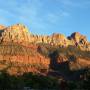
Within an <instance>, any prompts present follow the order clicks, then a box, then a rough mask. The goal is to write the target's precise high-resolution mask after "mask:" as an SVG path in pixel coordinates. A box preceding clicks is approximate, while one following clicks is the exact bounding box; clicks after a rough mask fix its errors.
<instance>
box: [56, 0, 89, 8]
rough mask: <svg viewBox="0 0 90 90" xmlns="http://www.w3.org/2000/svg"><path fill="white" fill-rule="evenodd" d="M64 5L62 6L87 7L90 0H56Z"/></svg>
mask: <svg viewBox="0 0 90 90" xmlns="http://www.w3.org/2000/svg"><path fill="white" fill-rule="evenodd" d="M57 1H59V2H60V3H62V4H63V5H64V7H68V8H69V7H76V8H87V7H89V6H90V0H57Z"/></svg>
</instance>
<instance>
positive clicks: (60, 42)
mask: <svg viewBox="0 0 90 90" xmlns="http://www.w3.org/2000/svg"><path fill="white" fill-rule="evenodd" d="M0 42H1V43H2V42H14V43H20V44H24V45H28V44H29V43H34V44H37V43H46V44H50V45H53V46H60V47H67V46H69V45H73V46H76V47H77V46H79V47H80V48H81V49H82V50H87V51H89V50H90V43H89V42H88V40H87V38H86V36H84V35H82V34H80V33H79V32H74V33H72V34H71V36H69V37H68V38H67V37H66V36H65V35H63V34H60V33H53V34H52V35H49V36H48V35H34V34H32V33H30V32H29V30H28V28H27V27H26V26H25V25H23V24H16V25H12V26H9V27H5V26H3V25H0Z"/></svg>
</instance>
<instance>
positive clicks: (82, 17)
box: [0, 0, 90, 41]
mask: <svg viewBox="0 0 90 90" xmlns="http://www.w3.org/2000/svg"><path fill="white" fill-rule="evenodd" d="M16 23H23V24H25V25H26V26H27V27H28V28H29V30H30V32H32V33H34V34H43V35H44V34H45V35H47V34H48V35H50V34H52V33H55V32H56V33H62V34H65V35H66V36H69V35H70V34H71V33H72V32H80V33H81V34H84V35H86V36H87V37H88V40H89V41H90V36H89V35H90V0H0V24H4V25H6V26H9V25H13V24H16Z"/></svg>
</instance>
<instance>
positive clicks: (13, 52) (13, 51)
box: [0, 24, 90, 72]
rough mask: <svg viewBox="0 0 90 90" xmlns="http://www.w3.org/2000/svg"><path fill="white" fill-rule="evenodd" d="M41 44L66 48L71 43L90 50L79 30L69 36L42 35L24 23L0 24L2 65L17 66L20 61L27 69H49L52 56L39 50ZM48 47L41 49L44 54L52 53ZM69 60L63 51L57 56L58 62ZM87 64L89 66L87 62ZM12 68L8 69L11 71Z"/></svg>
mask: <svg viewBox="0 0 90 90" xmlns="http://www.w3.org/2000/svg"><path fill="white" fill-rule="evenodd" d="M39 44H48V47H49V46H50V48H51V47H54V46H55V47H59V48H66V47H68V46H70V45H71V46H75V47H76V48H77V47H79V48H80V49H81V50H83V51H90V42H88V40H87V38H86V37H85V36H84V35H81V34H80V33H78V32H74V33H73V34H71V36H69V37H68V38H67V37H65V36H64V35H63V34H59V33H53V34H52V35H50V36H48V35H47V36H42V35H34V34H32V33H29V31H28V29H27V27H26V26H24V25H22V24H16V25H12V26H9V27H5V26H3V25H0V65H2V63H4V64H5V65H7V63H9V64H11V65H12V63H14V65H16V66H17V64H18V63H19V64H20V65H22V64H23V65H24V66H27V68H26V71H32V70H36V71H37V69H48V68H49V66H50V62H51V61H50V59H51V58H50V57H46V56H44V55H42V54H40V53H39V52H38V50H37V49H38V45H39ZM48 47H47V48H43V49H41V51H42V52H43V53H44V54H47V53H49V54H50V53H51V51H49V52H48ZM45 50H46V52H45ZM71 54H72V52H71ZM89 59H90V58H89ZM68 60H69V58H68V57H67V56H65V55H64V54H62V53H61V54H60V55H59V56H58V57H57V58H56V63H58V64H60V63H62V62H66V61H68ZM85 60H86V59H82V58H80V59H78V62H79V64H80V65H81V66H83V65H82V64H81V63H83V62H85ZM70 65H73V63H72V62H70ZM89 65H90V63H89ZM16 66H15V67H16ZM85 66H87V62H86V65H85ZM15 67H11V69H10V70H11V71H12V70H13V69H15V70H16V68H15ZM5 68H6V67H5ZM72 68H74V67H72ZM1 69H2V68H1V67H0V70H1ZM10 70H7V71H8V72H10Z"/></svg>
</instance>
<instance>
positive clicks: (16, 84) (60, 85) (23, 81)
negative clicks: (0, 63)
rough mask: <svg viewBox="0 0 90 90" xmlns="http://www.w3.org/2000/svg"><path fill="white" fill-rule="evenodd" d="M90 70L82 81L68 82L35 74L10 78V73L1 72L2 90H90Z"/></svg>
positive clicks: (0, 89)
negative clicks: (28, 89)
mask: <svg viewBox="0 0 90 90" xmlns="http://www.w3.org/2000/svg"><path fill="white" fill-rule="evenodd" d="M89 85H90V70H86V71H84V74H83V76H82V77H81V79H80V80H75V81H72V80H70V81H68V80H64V79H62V78H59V79H58V78H55V77H50V76H42V75H38V74H33V73H24V74H23V75H21V76H10V75H9V74H8V73H6V72H4V71H1V72H0V90H3V89H8V90H12V89H15V90H20V89H22V90H24V88H25V87H29V88H32V89H39V90H43V89H44V90H46V89H47V90H51V89H52V90H64V89H66V90H74V89H79V90H81V89H83V90H84V89H85V90H90V86H89Z"/></svg>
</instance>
